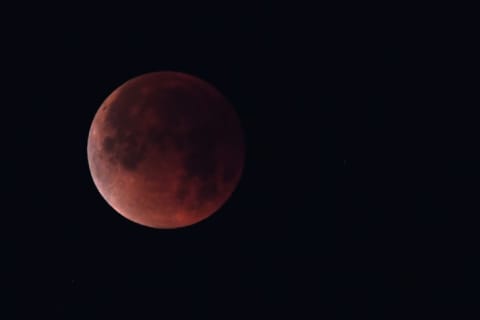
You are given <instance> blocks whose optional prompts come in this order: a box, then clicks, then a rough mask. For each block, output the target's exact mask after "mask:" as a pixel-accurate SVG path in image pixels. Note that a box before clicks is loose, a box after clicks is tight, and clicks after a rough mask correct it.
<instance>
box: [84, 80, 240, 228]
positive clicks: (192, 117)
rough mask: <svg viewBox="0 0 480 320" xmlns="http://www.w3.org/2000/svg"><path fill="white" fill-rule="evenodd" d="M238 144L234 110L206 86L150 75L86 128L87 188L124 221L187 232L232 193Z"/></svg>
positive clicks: (120, 93)
mask: <svg viewBox="0 0 480 320" xmlns="http://www.w3.org/2000/svg"><path fill="white" fill-rule="evenodd" d="M244 153H245V149H244V139H243V132H242V129H241V125H240V121H239V119H238V117H237V114H236V113H235V110H234V108H233V106H232V105H231V104H230V103H229V102H228V101H227V99H226V98H225V97H224V96H223V95H222V94H221V93H220V92H219V91H218V90H217V89H216V88H214V87H213V86H212V85H210V84H208V83H207V82H205V81H203V80H200V79H198V78H196V77H193V76H191V75H187V74H184V73H178V72H167V71H165V72H153V73H147V74H144V75H141V76H138V77H136V78H133V79H131V80H129V81H127V82H125V83H124V84H123V85H121V86H120V87H118V88H117V89H116V90H115V91H113V92H112V93H111V94H110V95H109V96H108V97H107V99H106V100H105V101H104V102H103V104H102V105H101V106H100V108H99V109H98V111H97V113H96V114H95V117H94V119H93V122H92V124H91V127H90V131H89V136H88V145H87V157H88V164H89V168H90V172H91V175H92V178H93V181H94V183H95V185H96V187H97V189H98V191H99V192H100V194H101V195H102V196H103V198H104V199H105V200H106V201H107V203H108V204H109V205H110V206H111V207H112V208H114V209H115V210H116V211H117V212H118V213H120V214H121V215H122V216H124V217H125V218H127V219H129V220H131V221H133V222H136V223H139V224H141V225H144V226H148V227H153V228H161V229H163V228H165V229H171V228H178V227H184V226H188V225H192V224H194V223H197V222H199V221H202V220H204V219H206V218H207V217H209V216H210V215H212V214H213V213H214V212H216V211H218V209H219V208H220V207H221V206H222V205H223V204H224V203H225V202H226V201H227V200H228V198H229V197H230V196H231V194H232V192H233V191H234V189H235V188H236V186H237V184H238V182H239V179H240V176H241V174H242V170H243V164H244Z"/></svg>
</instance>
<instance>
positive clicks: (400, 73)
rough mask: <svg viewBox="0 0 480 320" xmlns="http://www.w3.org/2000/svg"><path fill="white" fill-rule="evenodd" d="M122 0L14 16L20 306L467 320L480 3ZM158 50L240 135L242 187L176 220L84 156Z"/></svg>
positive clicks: (25, 315) (13, 247)
mask: <svg viewBox="0 0 480 320" xmlns="http://www.w3.org/2000/svg"><path fill="white" fill-rule="evenodd" d="M132 6H133V7H128V6H125V7H119V8H113V7H112V8H108V9H107V8H94V9H92V8H79V7H74V6H72V7H65V8H59V7H57V8H44V7H38V8H30V9H29V11H28V12H29V13H24V12H22V14H18V19H15V22H12V24H10V25H9V28H7V29H4V30H3V31H2V33H5V37H3V43H4V44H5V45H4V48H5V49H4V50H5V52H4V53H5V54H6V57H7V58H5V59H4V62H7V63H6V67H5V68H4V70H5V72H4V77H5V78H4V80H6V82H7V87H6V88H7V92H6V93H5V94H6V95H7V96H10V95H11V96H12V99H11V100H7V101H10V103H9V105H4V106H3V110H6V111H7V116H5V117H4V118H2V120H3V129H6V130H5V134H4V136H5V137H7V138H6V140H7V141H6V142H5V144H4V148H6V149H4V152H5V155H4V158H6V160H7V162H8V163H9V164H8V165H7V166H5V167H4V170H5V172H4V176H6V177H7V180H6V181H7V182H8V184H7V183H6V184H5V185H4V186H5V187H6V189H7V190H6V191H5V192H4V196H5V197H6V198H7V202H10V201H12V204H13V205H12V206H11V207H10V206H9V208H10V209H5V210H2V212H3V215H4V216H6V217H7V218H10V217H12V218H13V220H14V221H13V222H12V223H10V222H8V223H7V222H5V224H4V225H3V228H4V234H5V235H6V237H7V239H8V241H7V247H8V249H9V250H7V255H9V254H10V253H11V257H12V258H10V256H7V258H6V259H5V261H7V262H13V263H12V264H10V263H7V264H6V265H7V266H10V265H11V266H12V267H11V269H9V272H8V274H9V275H7V277H8V278H9V279H10V280H11V281H9V283H10V282H11V283H12V290H11V291H9V296H10V297H13V298H14V304H12V305H13V306H15V312H17V314H18V318H19V319H43V318H45V319H114V318H118V317H120V318H122V317H125V318H129V319H184V318H185V319H203V318H205V319H210V318H218V319H237V318H238V319H257V318H258V319H273V318H276V317H279V316H286V318H287V319H307V318H311V319H320V318H322V317H325V318H326V319H345V318H347V319H348V318H355V319H358V318H365V317H367V318H372V317H375V316H379V317H381V318H384V319H395V318H397V317H398V318H401V319H410V318H412V317H413V316H412V315H421V316H424V317H427V318H428V316H429V315H431V313H433V312H435V313H436V312H439V311H440V312H441V313H442V314H451V315H452V316H453V315H456V317H457V318H463V317H462V316H458V315H459V313H460V312H466V311H462V310H465V307H467V306H473V305H474V304H475V301H477V302H478V292H477V293H476V294H474V293H473V290H474V289H475V290H477V291H478V286H477V284H478V275H477V274H476V271H478V262H477V257H478V243H479V236H478V224H479V219H478V217H477V216H478V213H479V212H480V210H479V203H478V199H479V198H478V195H479V191H480V184H479V181H480V180H479V179H480V169H479V166H478V164H479V160H480V153H479V151H478V138H479V137H480V127H479V126H478V113H476V111H475V110H474V107H475V106H478V102H477V103H475V100H474V99H473V98H471V95H470V94H469V92H470V91H471V90H472V89H473V82H472V81H471V79H472V77H473V73H472V71H471V70H472V68H471V65H470V64H469V62H467V61H468V59H469V58H471V57H472V55H473V53H472V51H471V49H472V48H473V45H472V44H471V42H470V41H469V40H468V39H469V36H468V33H467V32H468V30H471V27H470V26H469V23H470V21H471V20H469V19H468V18H465V19H460V18H459V17H458V16H455V17H456V18H455V19H456V20H455V19H454V18H448V17H450V16H449V15H448V14H451V15H452V16H453V15H454V14H453V13H445V14H442V15H440V14H434V13H432V11H430V9H429V10H426V9H422V8H417V9H416V10H415V11H413V12H410V14H409V15H408V18H407V16H405V15H403V14H400V13H399V12H398V10H397V9H398V8H395V9H392V8H365V7H345V8H335V9H334V8H326V7H325V8H318V9H314V8H299V7H294V8H292V7H278V6H277V5H275V6H267V5H257V6H256V7H240V6H234V5H229V6H227V5H226V6H225V7H210V8H208V7H204V6H199V5H197V7H191V6H187V7H185V8H175V9H174V8H167V7H162V6H159V7H158V8H152V9H150V10H147V9H145V8H143V9H142V10H139V9H138V8H136V7H135V6H134V5H132ZM187 9H188V10H187ZM377 10H384V11H382V13H378V12H379V11H377ZM447 11H448V10H446V12H447ZM435 12H436V11H435ZM12 16H15V15H14V14H13V13H12ZM9 30H11V31H9ZM160 70H172V71H180V72H185V73H189V74H192V75H195V76H197V77H199V78H202V79H204V80H206V81H208V82H210V83H212V84H213V85H215V86H216V87H217V88H218V89H219V90H220V91H221V92H222V93H223V94H224V95H225V96H226V97H227V98H228V99H229V100H230V101H231V103H232V104H233V106H234V107H235V109H236V112H237V113H238V116H239V118H240V121H241V123H242V126H243V128H244V132H245V139H246V162H245V169H244V172H243V176H242V178H241V181H240V183H239V185H238V188H237V189H236V191H235V192H234V193H233V195H232V197H231V198H230V200H229V201H228V202H227V203H226V204H225V205H224V206H223V207H222V208H221V209H220V210H219V211H218V212H217V213H216V214H214V215H213V216H211V217H210V218H208V219H207V220H205V221H203V222H201V223H199V224H197V225H194V226H191V227H187V228H182V229H178V230H154V229H149V228H146V227H142V226H140V225H137V224H134V223H132V222H130V221H128V220H126V219H125V218H123V217H122V216H120V215H119V214H117V213H116V212H115V211H114V210H113V209H112V208H111V207H110V206H109V205H108V204H107V203H106V202H105V201H104V200H103V198H102V197H101V196H100V194H99V193H98V191H97V189H96V188H95V186H94V184H93V181H92V178H91V176H90V172H89V169H88V163H87V155H86V146H87V138H88V130H89V127H90V124H91V121H92V120H93V116H94V114H95V112H96V111H97V109H98V108H99V106H100V105H101V103H102V102H103V100H104V99H105V98H106V97H107V96H108V95H109V94H110V93H111V92H112V91H113V90H114V89H115V88H116V87H118V86H119V85H121V84H122V83H124V82H125V81H127V80H129V79H130V78H132V77H134V76H138V75H140V74H143V73H147V72H153V71H160ZM4 112H5V111H4ZM10 112H11V115H10ZM6 150H10V151H6ZM7 155H8V156H7ZM10 161H12V162H11V164H10ZM10 177H12V182H9V181H10ZM9 186H13V187H11V188H10V187H9ZM7 221H9V219H7ZM9 318H10V319H13V318H14V317H13V318H12V317H9Z"/></svg>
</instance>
